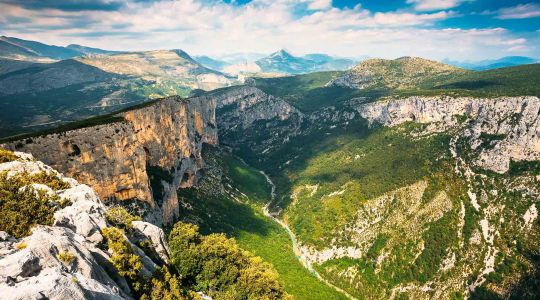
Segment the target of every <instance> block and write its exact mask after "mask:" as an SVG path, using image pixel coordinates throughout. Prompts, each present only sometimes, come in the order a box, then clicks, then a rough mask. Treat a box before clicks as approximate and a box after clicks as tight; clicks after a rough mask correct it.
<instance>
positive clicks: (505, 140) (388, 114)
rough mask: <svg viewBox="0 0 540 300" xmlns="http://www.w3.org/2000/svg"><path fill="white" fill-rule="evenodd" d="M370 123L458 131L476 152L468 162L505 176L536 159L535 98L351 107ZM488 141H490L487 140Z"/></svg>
mask: <svg viewBox="0 0 540 300" xmlns="http://www.w3.org/2000/svg"><path fill="white" fill-rule="evenodd" d="M357 110H358V112H359V113H360V115H361V116H362V117H364V118H366V119H367V120H368V121H369V122H370V123H380V124H382V125H385V126H396V125H399V124H402V123H405V122H416V123H423V124H431V125H430V126H429V127H428V128H427V129H428V130H430V131H432V132H442V131H446V130H448V129H450V128H456V127H464V136H465V137H467V138H469V139H470V142H471V145H472V147H473V149H476V148H479V147H481V145H482V144H483V141H486V140H487V142H488V143H489V146H488V147H485V148H483V149H480V150H481V151H480V155H479V157H478V158H477V159H476V160H475V161H474V163H475V164H476V165H477V166H479V167H481V168H484V169H488V170H491V171H494V172H497V173H505V172H507V171H508V170H509V168H510V162H511V161H534V160H540V134H539V133H540V99H538V98H537V97H499V98H494V99H482V98H470V97H460V98H453V97H446V96H438V97H419V96H415V97H408V98H404V99H387V100H383V101H378V102H374V103H369V104H364V105H360V106H358V107H357ZM488 139H490V140H488Z"/></svg>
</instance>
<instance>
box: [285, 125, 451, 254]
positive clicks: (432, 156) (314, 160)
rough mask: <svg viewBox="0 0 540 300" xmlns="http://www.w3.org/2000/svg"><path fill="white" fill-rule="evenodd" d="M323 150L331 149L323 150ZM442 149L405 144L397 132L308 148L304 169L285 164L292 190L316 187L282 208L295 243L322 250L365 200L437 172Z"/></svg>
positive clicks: (441, 145) (430, 143) (432, 142)
mask: <svg viewBox="0 0 540 300" xmlns="http://www.w3.org/2000/svg"><path fill="white" fill-rule="evenodd" d="M326 145H335V148H334V149H332V150H329V149H328V150H326V149H324V148H325V147H326ZM447 145H448V137H447V136H442V135H441V136H432V137H430V138H424V139H418V140H411V139H410V138H408V137H407V136H406V135H405V134H403V132H401V130H400V129H398V128H396V129H378V130H375V131H373V132H372V133H371V134H370V135H369V136H367V137H366V138H365V139H355V138H353V137H352V136H347V135H344V136H337V137H335V138H329V140H328V141H325V142H324V143H323V144H314V145H310V148H311V149H314V152H316V153H317V152H318V153H317V154H315V155H313V156H311V157H309V160H307V162H308V163H307V165H306V166H305V167H304V168H302V169H292V168H295V167H296V165H292V164H290V165H291V167H290V168H291V169H290V172H291V173H290V175H289V176H290V177H291V178H293V180H292V185H293V186H294V188H292V190H293V191H294V190H295V189H297V188H301V187H303V186H305V185H317V184H318V185H319V186H318V189H317V190H316V192H315V193H313V194H312V193H311V192H308V191H306V192H302V193H299V194H298V195H297V199H296V200H295V205H292V206H289V207H288V208H287V213H286V218H287V221H288V223H289V224H290V226H291V228H292V229H293V231H294V232H295V233H296V234H297V236H298V238H299V239H300V240H302V241H304V242H307V243H310V244H314V245H319V246H323V245H327V244H328V243H329V241H330V239H332V238H333V236H332V235H329V234H328V233H329V232H332V231H333V230H334V229H335V228H339V227H340V226H343V225H345V224H346V223H347V222H349V220H351V219H352V218H353V217H354V214H355V213H356V212H357V210H358V209H360V208H361V207H362V205H363V204H364V203H365V201H366V200H368V199H372V198H375V197H377V196H380V195H382V194H384V193H386V192H389V191H392V190H395V189H397V188H400V187H402V186H405V185H409V184H412V183H414V182H417V181H418V180H422V179H424V178H426V177H427V176H429V175H430V174H431V172H433V170H435V169H437V168H440V167H443V166H444V161H441V160H438V159H437V157H440V156H441V155H444V154H446V151H447V147H446V146H447ZM310 154H311V153H309V154H308V155H310ZM297 159H299V160H301V159H300V158H297ZM306 159H308V158H306ZM293 176H294V177H293ZM340 190H344V192H343V193H342V194H341V195H340V196H339V197H332V198H329V199H328V200H325V201H321V197H322V196H323V195H328V194H330V193H332V192H335V191H340Z"/></svg>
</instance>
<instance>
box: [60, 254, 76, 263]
mask: <svg viewBox="0 0 540 300" xmlns="http://www.w3.org/2000/svg"><path fill="white" fill-rule="evenodd" d="M57 257H58V259H59V260H60V261H61V262H62V263H63V264H64V265H66V266H69V265H71V264H72V263H73V262H74V261H75V260H76V259H77V257H76V256H75V254H73V253H71V252H61V253H58V256H57Z"/></svg>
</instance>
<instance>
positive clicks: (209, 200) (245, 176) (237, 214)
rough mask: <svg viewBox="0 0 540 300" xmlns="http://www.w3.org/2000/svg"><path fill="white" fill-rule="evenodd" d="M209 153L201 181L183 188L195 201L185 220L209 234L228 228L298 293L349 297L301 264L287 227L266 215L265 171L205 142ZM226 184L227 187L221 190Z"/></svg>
mask: <svg viewBox="0 0 540 300" xmlns="http://www.w3.org/2000/svg"><path fill="white" fill-rule="evenodd" d="M203 156H204V157H205V161H206V164H207V165H208V167H207V168H206V169H205V171H204V176H202V177H201V181H200V182H199V183H198V185H197V187H193V188H187V189H180V190H179V191H178V196H179V198H180V200H181V202H183V203H186V205H187V206H188V207H190V208H189V209H187V208H185V207H184V208H183V209H182V211H181V215H183V216H185V219H184V220H185V221H189V222H196V223H197V224H199V225H200V228H201V232H202V233H205V234H208V233H216V232H223V233H226V234H227V235H229V236H232V237H234V238H235V239H236V241H237V242H238V244H239V246H240V247H242V248H243V249H246V250H248V251H250V252H252V253H254V254H255V255H257V256H260V257H261V258H263V259H264V260H265V261H267V262H269V263H271V264H272V265H273V266H274V268H275V269H276V271H277V272H278V273H279V278H280V279H281V280H282V281H283V286H284V288H285V291H286V292H287V293H288V294H290V295H292V296H293V297H294V298H295V299H314V300H315V299H346V298H345V297H344V296H343V295H341V294H340V293H338V292H336V291H335V290H333V289H332V288H330V287H328V286H326V285H325V284H324V283H322V282H320V281H319V280H318V279H317V278H315V277H314V276H313V275H312V274H310V273H309V272H308V271H307V270H306V269H305V268H304V267H303V266H302V265H301V264H300V262H299V261H298V259H297V257H296V256H295V254H294V252H293V249H292V246H291V240H290V238H289V236H288V235H287V233H286V232H285V230H284V229H283V228H281V227H280V225H279V224H277V223H276V222H274V221H272V220H270V219H269V218H268V217H266V216H264V214H263V211H262V206H263V205H264V204H266V203H267V202H268V201H270V186H269V185H268V184H267V183H266V180H265V178H264V176H263V175H262V174H260V173H259V172H258V171H257V170H255V169H253V168H251V167H249V166H247V165H246V164H244V163H243V162H242V161H240V160H238V159H237V158H235V157H234V156H233V155H231V154H229V153H227V152H225V151H223V150H221V149H217V148H211V147H205V149H204V153H203ZM221 186H223V187H224V189H225V192H224V193H221V192H220V193H216V191H219V190H220V187H221ZM242 193H243V194H244V195H242Z"/></svg>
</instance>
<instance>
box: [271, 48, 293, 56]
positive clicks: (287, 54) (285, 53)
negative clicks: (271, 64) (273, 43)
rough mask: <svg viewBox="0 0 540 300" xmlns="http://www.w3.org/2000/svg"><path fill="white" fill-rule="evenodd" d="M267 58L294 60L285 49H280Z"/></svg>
mask: <svg viewBox="0 0 540 300" xmlns="http://www.w3.org/2000/svg"><path fill="white" fill-rule="evenodd" d="M269 57H272V58H275V57H283V58H294V56H293V55H292V54H291V53H289V52H288V51H287V50H285V49H280V50H278V51H276V52H274V53H272V54H270V55H269Z"/></svg>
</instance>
